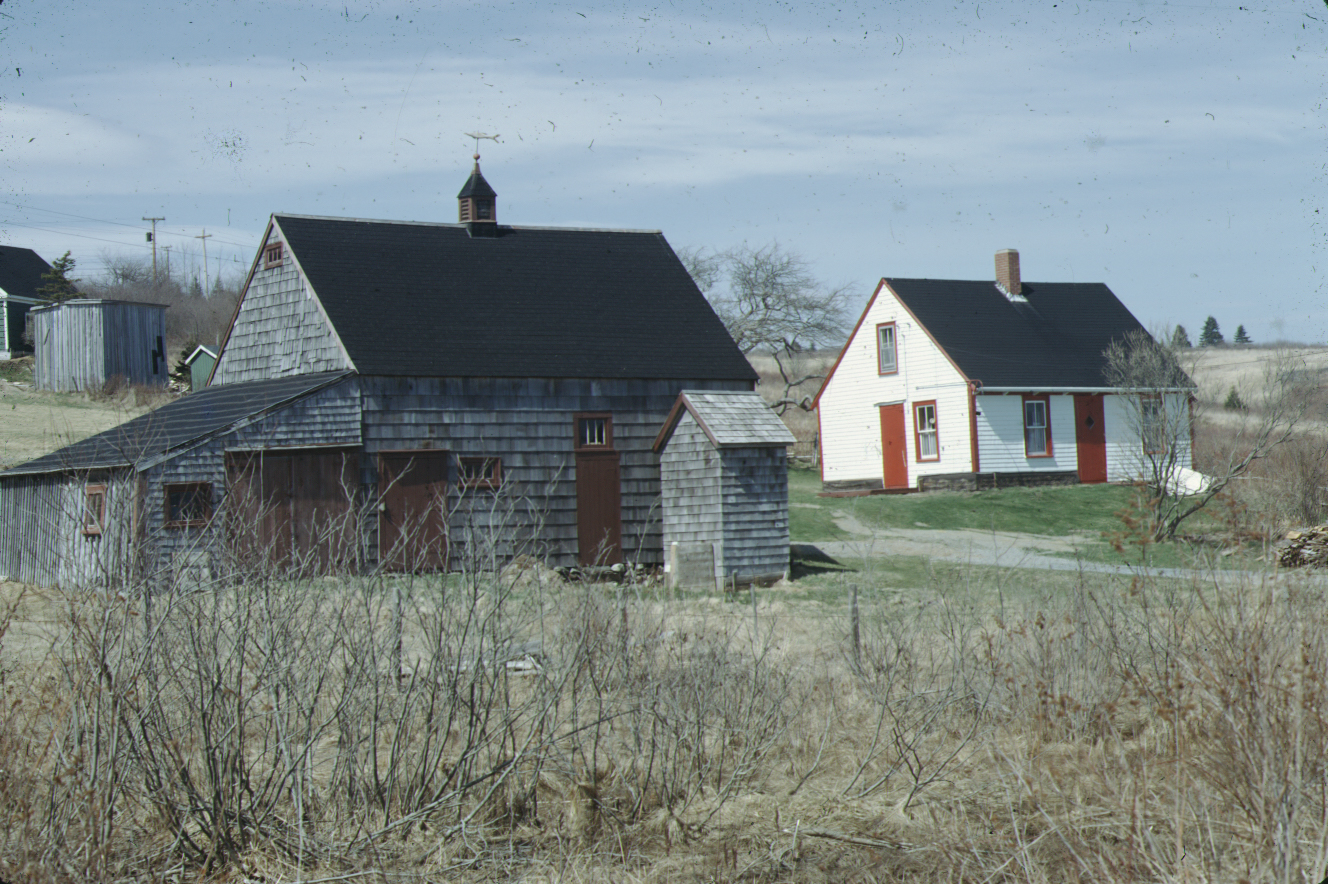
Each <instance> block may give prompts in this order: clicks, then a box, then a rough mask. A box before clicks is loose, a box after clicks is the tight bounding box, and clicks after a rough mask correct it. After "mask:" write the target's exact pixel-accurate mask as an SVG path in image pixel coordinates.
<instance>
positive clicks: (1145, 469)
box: [1104, 393, 1193, 482]
mask: <svg viewBox="0 0 1328 884" xmlns="http://www.w3.org/2000/svg"><path fill="white" fill-rule="evenodd" d="M1138 401H1139V400H1138V399H1137V398H1136V397H1134V396H1132V395H1130V394H1121V395H1115V396H1107V397H1105V405H1106V407H1105V409H1104V411H1105V414H1104V417H1105V419H1106V434H1107V481H1109V482H1128V481H1130V480H1132V479H1138V478H1142V477H1144V476H1147V475H1148V474H1149V472H1150V469H1149V462H1148V457H1147V456H1146V455H1145V454H1144V449H1143V440H1142V438H1141V428H1140V412H1139V405H1138ZM1163 401H1164V402H1165V403H1166V408H1167V419H1168V420H1169V421H1171V422H1172V426H1173V427H1176V428H1178V432H1175V433H1171V434H1170V435H1171V436H1173V437H1174V438H1176V439H1177V441H1179V442H1180V443H1181V445H1182V446H1183V447H1182V450H1181V451H1180V452H1179V453H1178V457H1177V464H1178V465H1179V466H1182V467H1185V468H1186V469H1189V468H1191V467H1192V465H1193V460H1192V456H1193V452H1192V449H1191V441H1190V435H1189V432H1188V426H1189V415H1190V410H1189V409H1190V405H1189V400H1188V398H1187V397H1186V396H1185V394H1183V393H1168V394H1166V395H1165V396H1164V397H1163Z"/></svg>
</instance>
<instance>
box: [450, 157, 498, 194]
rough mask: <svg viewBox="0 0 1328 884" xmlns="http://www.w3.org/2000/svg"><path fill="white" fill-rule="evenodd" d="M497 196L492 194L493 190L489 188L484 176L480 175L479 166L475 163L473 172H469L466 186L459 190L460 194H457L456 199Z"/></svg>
mask: <svg viewBox="0 0 1328 884" xmlns="http://www.w3.org/2000/svg"><path fill="white" fill-rule="evenodd" d="M497 195H498V194H496V193H494V190H493V188H492V187H490V186H489V182H487V181H485V180H484V176H483V175H482V174H480V164H479V163H476V164H475V170H474V171H473V172H471V173H470V177H469V178H467V179H466V184H465V186H464V187H462V188H461V192H460V193H458V194H457V199H465V198H466V197H468V196H497Z"/></svg>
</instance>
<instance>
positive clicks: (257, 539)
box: [226, 449, 359, 574]
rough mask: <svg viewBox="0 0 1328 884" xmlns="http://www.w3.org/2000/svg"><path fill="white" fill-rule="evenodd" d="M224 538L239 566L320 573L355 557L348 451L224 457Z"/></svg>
mask: <svg viewBox="0 0 1328 884" xmlns="http://www.w3.org/2000/svg"><path fill="white" fill-rule="evenodd" d="M226 477H227V483H228V487H229V492H228V498H227V502H228V505H227V513H228V522H227V534H228V540H229V542H230V545H231V551H232V553H233V554H234V555H236V556H237V557H238V558H239V561H240V562H241V563H242V564H247V565H249V566H256V565H259V564H262V563H267V564H271V565H275V566H278V567H282V568H289V567H292V566H298V567H299V569H300V573H302V574H324V573H327V572H328V571H331V570H333V569H335V568H337V567H339V566H345V565H347V564H349V563H351V562H353V561H354V559H355V555H354V553H355V543H356V537H355V535H356V532H355V526H354V519H353V513H352V509H353V502H354V499H355V486H356V485H357V484H358V482H359V455H358V453H357V452H356V451H354V450H349V449H338V450H332V451H329V450H304V451H240V452H236V451H231V452H227V453H226Z"/></svg>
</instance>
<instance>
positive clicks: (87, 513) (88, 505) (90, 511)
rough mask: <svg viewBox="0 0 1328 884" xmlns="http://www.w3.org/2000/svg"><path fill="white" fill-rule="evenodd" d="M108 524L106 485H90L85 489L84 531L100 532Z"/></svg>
mask: <svg viewBox="0 0 1328 884" xmlns="http://www.w3.org/2000/svg"><path fill="white" fill-rule="evenodd" d="M105 525H106V486H105V485H88V486H87V487H86V489H85V490H84V506H83V533H84V534H100V533H102V531H103V530H104V528H105Z"/></svg>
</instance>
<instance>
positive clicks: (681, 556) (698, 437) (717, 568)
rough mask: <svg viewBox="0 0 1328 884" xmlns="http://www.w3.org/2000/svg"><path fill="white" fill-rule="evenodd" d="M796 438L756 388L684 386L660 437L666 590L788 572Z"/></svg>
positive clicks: (749, 580)
mask: <svg viewBox="0 0 1328 884" xmlns="http://www.w3.org/2000/svg"><path fill="white" fill-rule="evenodd" d="M794 441H795V440H794V438H793V434H792V433H790V432H789V430H788V428H787V427H785V426H784V422H783V421H781V420H780V419H779V418H778V417H777V416H776V415H775V414H774V412H772V411H771V410H770V407H769V406H768V405H766V403H765V401H764V400H763V399H762V398H761V397H760V396H759V395H758V394H756V393H754V392H745V391H719V390H684V391H683V392H682V393H681V394H679V396H678V400H677V402H676V403H675V404H674V406H673V410H672V411H671V412H670V413H669V416H668V419H667V420H666V421H665V422H664V427H663V429H661V430H660V433H659V436H658V437H656V439H655V451H656V452H658V453H659V458H660V493H661V500H662V508H663V516H664V550H665V554H666V557H667V564H666V566H665V567H666V568H667V570H668V572H669V583H670V585H674V586H676V585H680V584H695V583H708V582H709V580H710V579H713V581H714V582H715V584H716V585H717V586H724V585H732V584H734V583H738V584H750V583H753V582H757V583H764V582H771V583H773V582H774V581H776V580H779V579H780V578H782V577H786V576H787V575H788V563H789V520H788V446H790V445H792V444H793V443H794Z"/></svg>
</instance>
